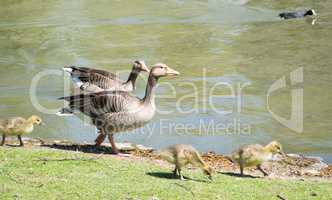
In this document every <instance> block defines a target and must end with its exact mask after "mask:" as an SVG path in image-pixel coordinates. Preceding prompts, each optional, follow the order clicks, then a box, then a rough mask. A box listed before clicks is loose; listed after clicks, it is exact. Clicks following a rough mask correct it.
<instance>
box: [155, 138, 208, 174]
mask: <svg viewBox="0 0 332 200" xmlns="http://www.w3.org/2000/svg"><path fill="white" fill-rule="evenodd" d="M158 155H159V157H160V158H161V159H163V160H165V161H168V162H169V163H172V164H174V165H175V169H174V171H173V174H174V176H178V177H179V178H180V179H181V180H184V178H183V176H182V174H181V168H182V167H184V166H186V165H188V164H191V165H193V166H197V167H199V168H201V169H202V170H203V172H204V174H206V175H207V176H208V177H209V179H212V173H213V169H212V168H211V167H210V166H208V165H207V164H206V163H205V162H204V161H203V159H202V157H201V156H200V154H199V153H198V151H197V150H196V149H195V148H194V147H192V146H190V145H185V144H176V145H172V146H170V147H168V148H166V149H163V150H161V151H160V152H159V154H158Z"/></svg>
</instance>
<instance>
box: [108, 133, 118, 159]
mask: <svg viewBox="0 0 332 200" xmlns="http://www.w3.org/2000/svg"><path fill="white" fill-rule="evenodd" d="M108 139H109V141H110V143H111V146H112V152H113V154H119V150H118V148H116V145H115V142H114V138H113V134H109V135H108Z"/></svg>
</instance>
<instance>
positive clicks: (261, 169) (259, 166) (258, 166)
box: [257, 165, 269, 176]
mask: <svg viewBox="0 0 332 200" xmlns="http://www.w3.org/2000/svg"><path fill="white" fill-rule="evenodd" d="M257 169H258V170H259V171H261V172H262V173H263V174H264V176H268V175H269V174H268V173H266V171H264V170H263V168H262V166H261V165H257Z"/></svg>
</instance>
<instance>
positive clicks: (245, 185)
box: [0, 147, 332, 200]
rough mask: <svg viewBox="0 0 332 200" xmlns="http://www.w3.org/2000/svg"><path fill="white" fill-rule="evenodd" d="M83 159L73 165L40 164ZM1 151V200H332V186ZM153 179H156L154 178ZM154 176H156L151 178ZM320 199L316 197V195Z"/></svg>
mask: <svg viewBox="0 0 332 200" xmlns="http://www.w3.org/2000/svg"><path fill="white" fill-rule="evenodd" d="M75 157H76V158H77V157H79V158H82V159H80V160H69V161H38V160H39V159H45V158H46V159H62V158H75ZM89 158H91V156H88V155H85V154H83V153H75V152H64V151H56V150H47V149H26V148H9V147H0V199H1V200H2V199H46V200H51V199H116V200H117V199H181V200H182V199H211V200H214V199H243V200H244V199H246V200H247V199H264V200H266V199H278V198H277V195H278V194H280V195H281V196H282V197H284V198H286V199H288V200H289V199H299V200H304V199H332V183H327V182H313V181H293V180H292V181H290V180H268V179H252V178H238V177H232V176H228V175H223V174H217V175H216V176H215V177H214V180H213V181H212V182H210V181H209V180H208V179H207V178H206V177H205V176H204V175H203V174H202V173H200V172H198V171H192V170H184V174H185V176H187V177H190V178H192V179H194V180H187V181H180V180H177V179H169V178H163V177H158V175H159V176H162V175H165V174H166V175H167V173H169V172H170V169H167V168H161V167H159V166H155V165H153V164H151V163H149V162H143V161H132V160H131V161H130V160H128V159H123V160H120V159H117V158H113V157H110V156H107V157H100V158H98V159H94V160H89ZM149 174H150V175H149ZM151 174H152V175H151ZM313 193H314V194H316V196H313V195H312V194H313Z"/></svg>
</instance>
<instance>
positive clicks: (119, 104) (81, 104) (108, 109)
mask: <svg viewBox="0 0 332 200" xmlns="http://www.w3.org/2000/svg"><path fill="white" fill-rule="evenodd" d="M60 99H64V100H66V101H68V102H69V106H70V108H71V109H75V110H79V111H81V112H82V113H84V114H87V115H89V116H95V117H97V116H99V115H103V114H107V113H118V112H126V111H132V110H135V109H138V108H139V105H140V104H141V100H140V99H139V98H137V97H134V96H131V95H130V94H129V93H128V92H124V91H102V92H97V93H90V94H79V95H74V96H68V97H62V98H60Z"/></svg>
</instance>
